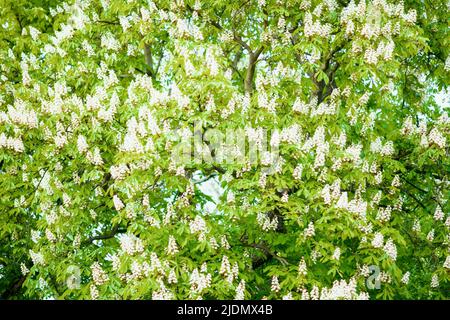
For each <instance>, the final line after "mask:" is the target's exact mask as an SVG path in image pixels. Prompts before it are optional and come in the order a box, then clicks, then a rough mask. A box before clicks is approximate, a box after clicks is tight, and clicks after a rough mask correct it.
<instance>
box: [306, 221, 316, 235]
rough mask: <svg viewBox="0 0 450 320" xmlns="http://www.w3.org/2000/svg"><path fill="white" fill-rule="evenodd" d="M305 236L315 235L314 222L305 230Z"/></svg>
mask: <svg viewBox="0 0 450 320" xmlns="http://www.w3.org/2000/svg"><path fill="white" fill-rule="evenodd" d="M303 234H304V236H305V238H309V237H313V236H314V235H315V234H316V231H315V228H314V223H313V222H310V223H309V224H308V227H307V228H306V229H305V230H304V231H303Z"/></svg>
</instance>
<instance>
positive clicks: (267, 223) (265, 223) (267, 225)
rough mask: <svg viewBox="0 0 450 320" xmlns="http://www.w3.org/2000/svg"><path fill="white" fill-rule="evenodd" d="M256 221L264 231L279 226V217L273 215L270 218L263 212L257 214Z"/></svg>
mask: <svg viewBox="0 0 450 320" xmlns="http://www.w3.org/2000/svg"><path fill="white" fill-rule="evenodd" d="M256 221H257V222H258V225H259V226H260V227H261V228H262V229H263V230H264V231H270V230H275V229H276V228H277V226H278V219H277V217H273V219H270V218H269V216H268V215H267V214H266V213H262V212H259V213H258V215H257V216H256Z"/></svg>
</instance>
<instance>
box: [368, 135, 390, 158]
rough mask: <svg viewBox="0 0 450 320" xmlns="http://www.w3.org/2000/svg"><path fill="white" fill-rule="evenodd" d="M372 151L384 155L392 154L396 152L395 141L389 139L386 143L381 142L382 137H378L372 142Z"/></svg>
mask: <svg viewBox="0 0 450 320" xmlns="http://www.w3.org/2000/svg"><path fill="white" fill-rule="evenodd" d="M370 151H372V152H373V153H378V154H380V155H382V156H390V155H392V154H394V152H395V150H394V143H393V142H392V141H387V142H386V143H385V144H383V143H382V142H381V138H379V137H378V138H377V139H376V140H375V141H373V142H372V143H371V144H370Z"/></svg>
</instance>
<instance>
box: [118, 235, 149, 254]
mask: <svg viewBox="0 0 450 320" xmlns="http://www.w3.org/2000/svg"><path fill="white" fill-rule="evenodd" d="M120 247H121V249H122V250H123V251H124V252H125V253H127V254H129V255H134V254H136V253H141V252H143V251H144V244H143V242H142V240H141V239H139V238H138V237H136V236H135V235H133V234H129V233H126V234H123V235H122V236H121V237H120Z"/></svg>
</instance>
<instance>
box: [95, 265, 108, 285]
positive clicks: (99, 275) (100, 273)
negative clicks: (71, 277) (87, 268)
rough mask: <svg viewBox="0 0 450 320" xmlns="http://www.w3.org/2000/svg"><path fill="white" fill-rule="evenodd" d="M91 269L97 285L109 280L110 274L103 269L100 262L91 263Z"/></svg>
mask: <svg viewBox="0 0 450 320" xmlns="http://www.w3.org/2000/svg"><path fill="white" fill-rule="evenodd" d="M91 271H92V279H93V280H94V283H95V284H96V285H97V286H100V285H102V284H104V283H106V282H107V281H108V280H109V277H108V275H107V274H106V272H105V271H104V270H103V269H102V267H101V266H100V264H99V263H98V262H94V263H93V264H92V265H91Z"/></svg>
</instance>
